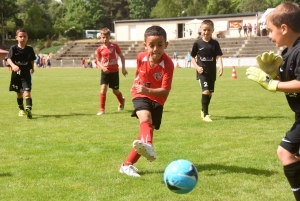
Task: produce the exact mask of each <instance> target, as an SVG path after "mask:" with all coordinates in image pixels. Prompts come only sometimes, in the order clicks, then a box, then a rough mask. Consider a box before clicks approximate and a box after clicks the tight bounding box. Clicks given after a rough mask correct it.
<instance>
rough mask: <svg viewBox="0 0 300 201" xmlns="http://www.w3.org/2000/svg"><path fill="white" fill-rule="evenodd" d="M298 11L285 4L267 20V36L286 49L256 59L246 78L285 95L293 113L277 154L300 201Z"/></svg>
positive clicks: (299, 31)
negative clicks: (293, 118)
mask: <svg viewBox="0 0 300 201" xmlns="http://www.w3.org/2000/svg"><path fill="white" fill-rule="evenodd" d="M299 21H300V9H299V6H298V5H297V4H295V3H291V2H284V3H282V4H280V5H279V6H277V7H276V8H275V9H274V10H273V11H272V12H271V13H270V14H269V15H268V17H267V22H268V23H267V26H268V30H269V37H270V38H271V39H272V41H274V42H275V43H276V45H277V46H278V47H282V46H286V47H287V48H286V49H285V50H283V52H282V58H283V59H282V58H281V57H280V56H279V55H276V54H274V53H264V54H262V56H258V57H257V58H256V59H257V62H258V64H259V67H260V68H256V67H250V68H248V69H247V72H246V74H247V76H248V79H250V80H253V81H254V82H257V83H258V84H260V85H261V86H262V87H263V88H265V89H267V90H269V91H272V92H276V91H281V92H285V95H286V99H287V102H288V103H289V106H290V108H291V109H292V110H293V111H294V112H295V122H294V124H293V125H292V127H291V129H290V130H289V131H288V132H287V133H286V134H285V137H284V138H283V139H282V141H281V143H280V145H279V147H278V149H277V155H278V157H279V159H280V161H281V163H282V165H283V170H284V174H285V176H286V178H287V180H288V181H289V183H290V186H291V189H292V192H293V193H294V196H295V199H296V200H297V201H300V161H299V160H298V159H299V157H298V156H299V145H300V26H299V24H298V23H299ZM282 60H283V61H282Z"/></svg>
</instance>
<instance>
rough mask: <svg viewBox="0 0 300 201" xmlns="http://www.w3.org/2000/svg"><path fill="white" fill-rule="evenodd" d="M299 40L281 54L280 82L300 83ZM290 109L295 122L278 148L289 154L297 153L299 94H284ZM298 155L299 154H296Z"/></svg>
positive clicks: (299, 111) (299, 139)
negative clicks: (295, 81)
mask: <svg viewBox="0 0 300 201" xmlns="http://www.w3.org/2000/svg"><path fill="white" fill-rule="evenodd" d="M299 50H300V38H298V39H297V40H296V42H295V43H294V45H293V47H292V48H291V49H290V50H289V51H287V49H285V50H284V51H283V52H282V58H283V62H282V64H281V66H280V67H279V70H278V76H279V77H280V81H290V80H298V81H300V51H299ZM285 96H286V99H287V101H288V103H289V106H290V108H291V109H292V110H293V112H295V122H294V124H293V126H292V127H291V129H290V130H289V131H288V132H287V133H286V136H285V137H284V138H283V139H282V141H281V143H280V146H281V147H283V148H284V149H286V150H288V151H289V152H290V153H292V154H294V153H298V152H299V145H300V93H285ZM298 155H299V153H298Z"/></svg>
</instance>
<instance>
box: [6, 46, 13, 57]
mask: <svg viewBox="0 0 300 201" xmlns="http://www.w3.org/2000/svg"><path fill="white" fill-rule="evenodd" d="M13 55H14V45H13V46H11V47H10V48H9V52H8V55H7V58H8V59H12V57H13Z"/></svg>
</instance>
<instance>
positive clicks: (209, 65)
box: [191, 38, 223, 92]
mask: <svg viewBox="0 0 300 201" xmlns="http://www.w3.org/2000/svg"><path fill="white" fill-rule="evenodd" d="M222 55H223V53H222V50H221V48H220V45H219V42H218V41H216V40H214V39H210V41H209V42H205V41H203V39H202V38H199V39H198V40H197V41H195V42H194V45H193V48H192V52H191V56H192V57H196V56H197V64H198V66H201V67H203V70H204V72H203V73H202V74H200V73H198V71H196V73H197V75H196V76H197V80H199V79H200V83H201V87H202V91H204V90H209V91H210V92H213V91H214V84H215V81H216V74H217V70H216V64H217V61H216V58H217V56H222Z"/></svg>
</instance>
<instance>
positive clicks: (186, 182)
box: [164, 159, 198, 194]
mask: <svg viewBox="0 0 300 201" xmlns="http://www.w3.org/2000/svg"><path fill="white" fill-rule="evenodd" d="M164 182H165V184H166V185H167V187H168V188H169V189H170V190H171V191H173V192H174V193H178V194H184V193H188V192H190V191H191V190H193V189H194V188H195V186H196V184H197V182H198V171H197V169H196V167H195V166H194V165H193V164H192V163H191V162H190V161H188V160H183V159H179V160H176V161H173V162H172V163H170V164H169V165H168V166H167V167H166V169H165V172H164Z"/></svg>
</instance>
